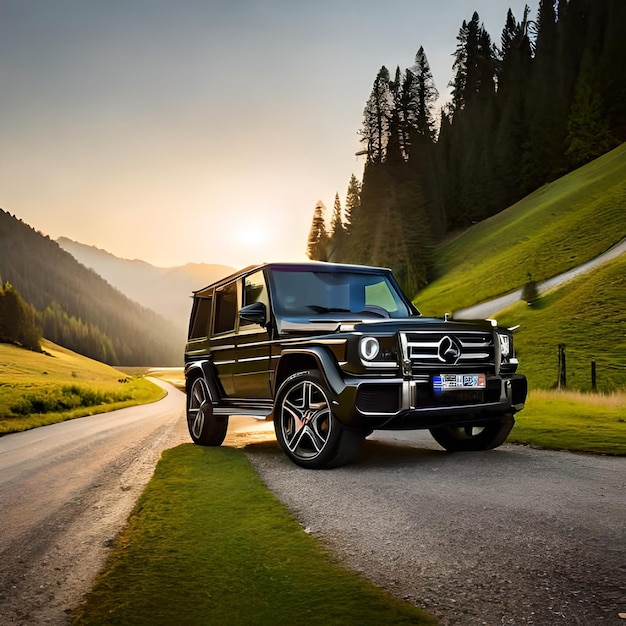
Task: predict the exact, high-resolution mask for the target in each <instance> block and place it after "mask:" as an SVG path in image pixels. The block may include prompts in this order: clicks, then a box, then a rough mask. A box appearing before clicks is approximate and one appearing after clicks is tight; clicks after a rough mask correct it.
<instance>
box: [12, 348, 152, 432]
mask: <svg viewBox="0 0 626 626" xmlns="http://www.w3.org/2000/svg"><path fill="white" fill-rule="evenodd" d="M42 349H43V351H44V352H43V353H40V352H32V351H30V350H25V349H23V348H18V347H17V346H13V345H10V344H5V343H0V436H1V435H5V434H7V433H11V432H18V431H22V430H28V429H29V428H35V427H36V426H43V425H45V424H53V423H55V422H61V421H63V420H67V419H72V418H74V417H82V416H84V415H92V414H94V413H103V412H105V411H112V410H114V409H121V408H123V407H127V406H132V405H135V404H143V403H146V402H152V401H154V400H158V399H159V398H162V397H163V395H164V392H163V390H162V389H161V388H160V387H157V386H156V385H154V384H153V383H152V382H150V381H149V380H146V379H144V378H132V377H128V376H126V375H125V374H123V373H122V372H120V371H118V370H116V369H114V368H112V367H110V366H108V365H105V364H104V363H99V362H98V361H94V360H92V359H88V358H87V357H84V356H81V355H79V354H76V353H74V352H72V351H70V350H67V349H65V348H62V347H61V346H57V345H55V344H54V343H52V342H50V341H47V340H46V339H44V340H43V341H42Z"/></svg>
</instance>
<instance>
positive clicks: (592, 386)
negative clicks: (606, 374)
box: [591, 361, 596, 391]
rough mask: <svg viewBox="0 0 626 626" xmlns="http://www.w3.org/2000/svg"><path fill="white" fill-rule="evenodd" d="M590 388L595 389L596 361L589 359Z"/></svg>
mask: <svg viewBox="0 0 626 626" xmlns="http://www.w3.org/2000/svg"><path fill="white" fill-rule="evenodd" d="M591 388H592V389H593V390H594V391H595V390H596V362H595V361H591Z"/></svg>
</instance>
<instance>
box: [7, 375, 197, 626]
mask: <svg viewBox="0 0 626 626" xmlns="http://www.w3.org/2000/svg"><path fill="white" fill-rule="evenodd" d="M156 382H158V381H156ZM163 386H165V387H166V388H167V389H168V395H167V397H166V398H165V399H164V400H162V401H160V402H157V403H155V404H149V405H144V406H139V407H133V408H129V409H123V410H121V411H115V412H112V413H106V414H102V415H94V416H92V417H85V418H81V419H75V420H71V421H68V422H63V423H60V424H53V425H51V426H45V427H42V428H36V429H33V430H30V431H26V432H23V433H16V434H13V435H6V436H4V437H1V438H0V624H1V625H2V626H13V625H18V624H19V625H31V624H33V625H34V624H37V625H40V624H49V625H51V626H55V625H57V624H66V623H67V621H68V620H67V615H66V611H67V610H68V609H70V608H72V607H74V606H76V605H77V604H78V602H79V601H80V599H81V597H82V596H83V594H84V593H85V592H86V591H88V590H89V589H90V587H91V583H92V580H93V577H94V576H95V575H96V573H97V572H98V570H99V569H100V568H101V567H102V565H103V564H104V559H105V558H106V554H107V546H108V545H110V543H111V541H112V539H113V538H114V537H115V535H116V534H117V532H118V531H119V530H120V529H121V528H122V527H123V525H124V523H125V521H126V519H127V517H128V514H129V513H130V511H131V509H132V507H133V505H134V504H135V502H136V500H137V498H138V497H139V495H140V494H141V491H142V490H143V487H144V486H145V484H146V483H147V482H148V481H149V480H150V478H151V476H152V474H153V471H154V467H155V465H156V462H157V461H158V458H159V455H160V453H161V451H162V450H163V449H165V448H168V447H172V446H174V445H177V444H178V443H180V442H182V441H189V435H188V434H187V432H186V426H185V420H184V402H185V399H184V398H185V397H184V394H182V393H181V392H180V391H178V390H177V389H175V388H174V387H172V386H170V385H166V384H163Z"/></svg>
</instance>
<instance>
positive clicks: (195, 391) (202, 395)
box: [187, 376, 228, 446]
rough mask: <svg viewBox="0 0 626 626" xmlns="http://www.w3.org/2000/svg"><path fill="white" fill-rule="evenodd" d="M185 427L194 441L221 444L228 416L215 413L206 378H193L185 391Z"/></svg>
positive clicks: (212, 444) (224, 436)
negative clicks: (186, 391)
mask: <svg viewBox="0 0 626 626" xmlns="http://www.w3.org/2000/svg"><path fill="white" fill-rule="evenodd" d="M187 427H188V428H189V434H190V435H191V438H192V439H193V442H194V443H197V444H198V445H201V446H221V445H222V442H223V441H224V439H225V438H226V431H227V430H228V416H227V415H215V414H214V413H213V403H212V401H211V393H210V391H209V386H208V385H207V382H206V380H204V378H202V377H201V376H198V377H197V378H194V379H193V380H192V381H191V385H190V386H189V391H188V393H187Z"/></svg>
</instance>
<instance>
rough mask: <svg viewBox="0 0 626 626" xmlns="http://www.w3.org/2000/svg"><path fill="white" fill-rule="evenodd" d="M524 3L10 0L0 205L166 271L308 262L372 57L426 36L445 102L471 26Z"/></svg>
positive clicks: (404, 53)
mask: <svg viewBox="0 0 626 626" xmlns="http://www.w3.org/2000/svg"><path fill="white" fill-rule="evenodd" d="M536 4H537V3H532V4H531V5H530V6H531V10H532V15H534V14H535V13H536V8H537V6H536ZM524 5H525V2H523V1H515V2H513V1H509V2H503V1H502V0H473V1H472V2H467V0H448V1H443V2H438V3H435V2H432V1H431V0H410V1H409V0H407V1H400V0H388V1H387V2H384V3H383V2H373V1H363V0H361V1H357V0H349V1H341V0H332V1H331V0H321V1H317V2H306V3H305V2H293V1H289V0H267V1H265V2H261V1H256V0H236V1H232V0H231V1H228V0H223V1H201V0H182V1H180V2H175V3H174V2H164V1H162V0H108V1H107V2H96V1H95V0H89V1H85V0H55V1H54V2H50V0H3V2H2V4H1V5H0V81H1V84H2V90H1V92H0V134H1V136H2V141H1V142H0V207H2V208H3V209H5V210H6V211H9V212H10V213H13V214H15V215H16V216H17V217H19V218H20V219H22V220H23V221H25V222H27V223H28V224H30V225H31V226H33V227H34V228H36V229H37V230H40V231H42V232H43V233H44V234H47V235H49V236H50V237H52V238H57V237H59V236H66V237H69V238H71V239H74V240H76V241H80V242H82V243H85V244H89V245H95V246H97V247H100V248H104V249H106V250H108V251H109V252H111V253H113V254H115V255H117V256H120V257H122V258H130V259H133V258H140V259H143V260H145V261H148V262H150V263H153V264H155V265H159V266H162V267H168V266H175V265H182V264H184V263H187V262H203V263H220V264H224V265H230V266H234V267H242V266H245V265H248V264H250V263H256V262H261V261H269V260H283V259H290V260H291V259H294V260H297V259H302V258H304V255H305V250H306V238H307V234H308V231H309V228H310V225H311V219H312V215H313V208H314V206H315V204H316V202H317V201H318V200H321V201H322V202H324V204H325V205H326V207H327V208H328V210H329V212H330V211H331V210H332V206H333V201H334V196H335V193H336V192H338V193H339V196H340V198H341V201H342V203H343V202H344V200H345V193H346V189H347V185H348V181H349V178H350V175H351V174H353V173H354V174H355V175H356V176H357V177H358V178H360V177H361V175H362V168H363V164H362V162H359V161H358V160H357V158H356V157H355V155H354V154H355V152H356V151H358V150H359V149H360V145H359V136H358V131H359V129H360V127H361V123H362V113H363V108H364V106H365V102H366V100H367V98H368V96H369V94H370V91H371V89H372V84H373V81H374V78H375V76H376V73H377V72H378V70H379V69H380V67H381V66H382V65H386V66H387V67H388V68H389V70H390V72H392V73H393V72H394V71H395V68H396V66H398V65H399V66H400V68H401V69H405V68H406V67H409V66H411V65H412V64H413V61H414V57H415V53H416V52H417V50H418V48H419V47H420V46H424V49H425V51H426V54H427V56H428V59H429V62H430V65H431V69H432V71H433V76H434V79H435V82H436V85H437V88H438V90H439V92H440V94H441V95H442V101H443V100H445V99H446V98H447V92H448V90H447V84H448V82H449V81H450V79H451V78H452V54H453V52H454V50H455V48H456V44H457V41H456V36H457V34H458V32H459V28H460V26H461V23H462V22H463V20H469V19H470V18H471V16H472V13H473V12H474V11H478V14H479V15H480V18H481V20H482V21H483V22H484V24H485V26H486V28H487V30H488V31H489V33H490V34H491V37H492V40H493V41H494V43H499V39H500V33H501V31H502V28H503V26H504V23H505V18H506V13H507V9H508V8H509V7H511V9H512V10H513V12H514V14H515V16H516V17H517V18H518V19H519V18H521V16H522V13H523V8H524Z"/></svg>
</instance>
